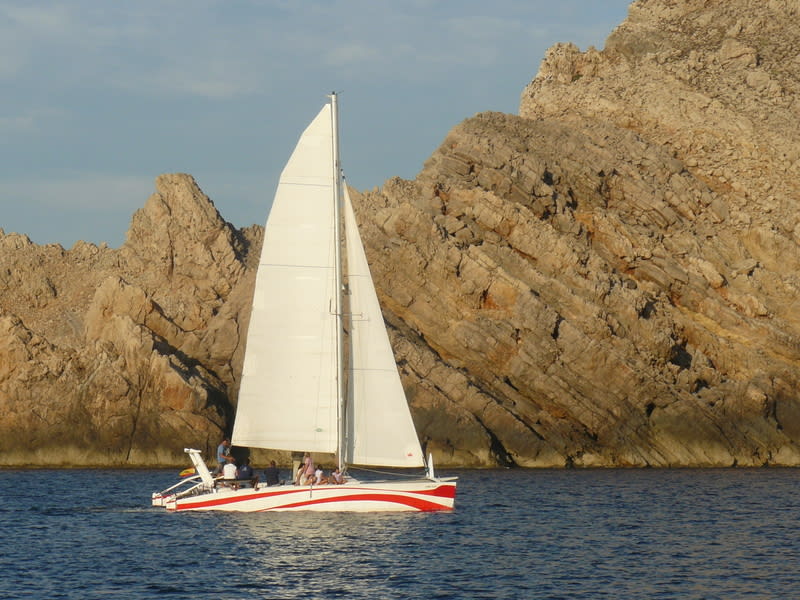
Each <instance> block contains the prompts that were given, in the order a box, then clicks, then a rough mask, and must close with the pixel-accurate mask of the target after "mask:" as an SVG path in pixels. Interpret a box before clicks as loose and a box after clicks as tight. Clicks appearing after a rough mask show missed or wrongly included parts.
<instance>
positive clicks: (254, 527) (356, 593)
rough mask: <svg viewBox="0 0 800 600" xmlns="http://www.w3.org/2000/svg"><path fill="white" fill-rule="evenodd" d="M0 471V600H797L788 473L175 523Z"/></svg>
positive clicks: (600, 474) (534, 488) (99, 492)
mask: <svg viewBox="0 0 800 600" xmlns="http://www.w3.org/2000/svg"><path fill="white" fill-rule="evenodd" d="M176 474H177V473H176V471H112V470H67V471H47V470H44V471H43V470H35V471H0V490H2V503H1V507H0V540H2V548H0V598H4V599H5V598H9V599H10V598H37V599H56V598H75V599H78V598H80V599H87V598H104V599H107V598H126V599H128V598H132V599H151V598H152V599H155V598H159V599H163V598H202V599H212V598H213V599H253V598H302V599H314V598H348V599H350V598H376V599H384V598H420V599H423V598H424V599H428V598H438V599H443V598H448V599H449V598H452V599H471V598H521V599H529V598H530V599H533V598H592V599H595V598H614V599H621V598H635V599H643V598H681V599H684V598H698V599H699V598H720V599H732V598H781V599H782V598H798V597H800V532H798V517H799V516H800V494H799V493H798V479H800V471H797V470H793V469H759V470H746V469H732V470H589V471H582V470H564V471H549V470H547V471H540V470H533V471H460V472H457V473H452V472H451V473H442V474H443V475H444V474H448V475H449V474H457V475H458V476H459V477H460V481H459V489H458V496H457V498H456V510H455V511H454V512H452V513H437V514H367V515H362V514H321V513H317V514H312V513H294V514H289V513H273V514H231V513H204V514H187V513H182V514H173V513H167V512H165V511H164V510H163V509H159V508H152V507H150V505H149V502H150V492H151V491H155V490H159V489H162V488H164V487H166V486H167V485H169V484H170V483H171V482H172V481H173V480H175V479H176Z"/></svg>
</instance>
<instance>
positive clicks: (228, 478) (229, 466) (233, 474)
mask: <svg viewBox="0 0 800 600" xmlns="http://www.w3.org/2000/svg"><path fill="white" fill-rule="evenodd" d="M237 479H238V476H237V469H236V463H235V462H233V457H232V456H228V460H227V462H226V463H225V466H224V467H222V485H230V486H231V487H232V488H233V489H235V490H236V489H239V484H238V483H237V481H236V480H237Z"/></svg>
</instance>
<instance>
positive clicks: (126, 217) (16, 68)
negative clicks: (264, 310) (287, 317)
mask: <svg viewBox="0 0 800 600" xmlns="http://www.w3.org/2000/svg"><path fill="white" fill-rule="evenodd" d="M629 4H630V0H560V1H559V2H553V1H552V0H493V1H492V2H487V1H486V0H137V1H136V2H110V1H103V0H71V1H70V2H63V1H60V0H0V228H1V229H3V230H4V231H5V233H7V234H8V233H11V232H17V233H24V234H27V235H28V236H29V237H30V238H31V240H33V241H34V242H36V243H37V244H49V243H58V244H61V245H62V246H64V248H70V247H71V246H72V245H73V244H74V243H75V242H76V241H78V240H84V241H88V242H93V243H96V244H100V243H101V242H106V243H108V244H109V245H110V246H112V247H118V246H120V245H121V244H122V243H123V242H124V240H125V233H126V231H127V229H128V227H129V224H130V220H131V217H132V215H133V213H134V212H135V211H136V210H138V209H140V208H142V207H143V206H144V204H145V202H146V201H147V198H148V197H149V196H150V195H151V194H153V193H154V191H155V184H154V181H155V178H156V177H157V176H158V175H159V174H161V173H177V172H181V173H189V174H191V175H192V176H193V177H194V178H195V180H196V181H197V183H198V185H199V186H200V188H201V189H202V190H203V191H204V192H205V193H206V194H207V195H208V196H209V197H210V198H211V199H212V200H213V201H214V204H215V205H216V207H217V209H218V210H219V212H220V214H221V215H222V217H223V218H224V219H226V220H227V221H229V222H231V223H232V224H233V225H235V226H236V227H245V226H248V225H251V224H253V223H257V224H263V223H264V222H265V221H266V217H267V212H268V210H269V206H270V203H271V198H272V195H273V193H274V190H275V186H276V185H277V180H278V176H279V175H280V172H281V170H282V169H283V165H284V163H285V162H286V160H287V159H288V157H289V155H290V154H291V152H292V150H293V149H294V146H295V143H296V142H297V138H298V136H299V135H300V133H302V131H303V129H305V127H306V125H307V124H308V123H309V122H310V121H311V119H312V118H313V117H314V116H315V115H316V114H317V112H318V111H319V109H320V108H321V106H322V105H323V104H324V103H325V102H326V100H327V98H326V95H327V94H328V93H329V92H331V91H333V90H335V91H337V92H338V93H339V112H340V146H341V160H342V166H343V169H344V172H345V174H346V176H347V180H348V183H349V184H350V185H351V186H353V187H355V188H356V189H359V190H365V189H372V188H374V187H376V186H380V185H382V184H383V182H384V181H386V180H387V179H389V178H391V177H394V176H399V177H402V178H405V179H413V178H414V177H415V176H416V175H417V173H418V172H419V171H420V170H421V168H422V165H423V163H424V162H425V160H426V159H427V158H428V157H429V156H430V155H431V154H432V153H433V151H434V150H435V149H436V148H437V147H438V146H439V144H440V143H441V142H442V141H443V140H444V137H445V136H446V135H447V132H448V131H449V130H450V129H452V128H453V127H454V126H455V125H457V124H458V123H460V122H461V121H463V120H464V119H466V118H469V117H471V116H473V115H475V114H476V113H479V112H483V111H487V110H493V111H502V112H506V113H513V114H516V113H517V111H518V108H519V97H520V94H521V93H522V90H523V89H524V87H525V86H526V85H527V84H528V83H529V82H530V81H531V79H532V78H533V77H534V76H535V75H536V72H537V71H538V69H539V64H540V63H541V61H542V59H543V58H544V55H545V52H546V50H547V48H549V47H550V46H552V45H553V44H555V43H558V42H572V43H574V44H576V45H577V46H578V47H580V48H581V50H586V49H587V48H588V47H589V46H595V47H596V48H602V47H603V45H604V43H605V39H606V38H607V37H608V35H609V34H610V33H611V31H612V30H613V29H614V27H616V26H617V25H618V24H620V23H621V22H622V21H623V20H624V19H625V17H626V15H627V7H628V5H629Z"/></svg>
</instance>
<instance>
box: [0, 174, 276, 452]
mask: <svg viewBox="0 0 800 600" xmlns="http://www.w3.org/2000/svg"><path fill="white" fill-rule="evenodd" d="M156 187H157V192H156V193H155V194H154V195H153V196H151V197H150V199H149V200H148V201H147V203H146V205H145V207H144V208H143V209H142V210H140V211H138V212H137V213H136V214H135V215H134V217H133V220H132V223H131V228H130V230H129V231H128V236H127V240H126V242H125V244H124V245H123V246H122V247H121V248H120V249H119V250H114V249H110V248H107V247H96V246H94V245H92V244H86V243H83V242H79V243H78V244H76V245H75V246H74V247H73V248H72V249H70V250H68V251H65V250H64V249H63V248H61V246H58V245H55V244H53V245H47V246H36V245H34V244H32V243H31V242H30V240H29V239H27V238H26V237H25V236H21V235H17V234H9V235H4V236H0V281H2V295H0V406H2V411H0V432H2V441H0V464H3V465H17V464H22V465H25V464H46V465H61V464H64V465H109V464H124V465H134V466H135V465H159V464H181V463H183V462H185V456H184V455H183V448H184V447H185V446H186V445H199V446H201V447H204V448H211V447H213V446H215V445H216V443H218V439H219V437H220V435H222V432H223V430H224V429H225V428H226V427H227V422H228V420H229V417H230V414H231V405H230V401H229V396H230V395H231V394H232V393H235V389H236V378H237V376H238V372H239V370H240V369H241V366H240V362H241V351H242V350H241V337H242V336H241V334H240V328H241V327H242V326H243V324H242V322H241V321H242V320H243V319H244V320H245V323H244V325H246V316H247V315H246V314H244V315H242V316H241V317H240V313H241V312H242V308H243V307H244V306H246V305H247V302H249V295H248V294H249V290H251V289H252V274H251V273H250V271H252V269H250V270H248V268H247V262H246V260H247V250H248V248H249V247H250V246H251V245H256V246H259V245H260V235H261V233H260V231H258V230H257V229H253V230H245V231H236V230H235V229H233V228H232V227H231V226H230V224H228V223H226V222H225V221H224V220H223V219H222V218H221V217H220V215H219V214H218V213H217V211H216V209H215V208H214V206H213V204H212V203H211V201H210V200H209V199H208V198H207V197H206V196H205V195H204V194H203V193H202V192H201V191H200V189H199V188H198V187H197V184H196V183H195V182H194V180H193V179H192V178H191V177H189V176H187V175H162V176H161V177H159V178H158V179H157V181H156ZM246 312H247V311H245V313H246ZM237 360H238V361H239V362H238V363H237Z"/></svg>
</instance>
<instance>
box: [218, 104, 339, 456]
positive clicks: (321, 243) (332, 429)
mask: <svg viewBox="0 0 800 600" xmlns="http://www.w3.org/2000/svg"><path fill="white" fill-rule="evenodd" d="M332 139H333V137H332V126H331V108H330V105H325V107H324V108H323V109H322V110H321V111H320V113H319V114H318V115H317V117H316V118H315V119H314V121H313V122H312V123H311V124H310V125H309V126H308V128H307V129H306V130H305V132H304V133H303V135H302V136H301V138H300V141H299V142H298V144H297V147H296V148H295V150H294V152H293V153H292V156H291V158H290V159H289V162H288V163H287V165H286V167H285V168H284V170H283V173H282V174H281V178H280V182H279V184H278V189H277V191H276V194H275V200H274V202H273V204H272V208H271V210H270V213H269V218H268V219H267V224H266V227H265V231H264V245H263V248H262V250H261V260H260V263H259V267H258V274H257V276H256V285H255V292H254V297H253V308H252V313H251V315H250V325H249V328H248V333H247V346H246V352H245V359H244V368H243V372H242V382H241V387H240V390H239V401H238V405H237V408H236V420H235V425H234V428H233V436H232V442H233V444H234V445H237V446H249V447H255V448H272V449H277V450H299V451H309V452H336V450H337V436H338V432H337V397H336V396H337V393H336V365H335V342H334V339H335V327H336V317H335V315H334V314H333V312H334V308H333V303H332V300H331V299H332V298H333V293H334V288H335V285H334V264H333V263H334V243H335V228H334V223H333V202H332V197H333V186H334V184H335V182H334V178H333V169H332V160H333V150H332Z"/></svg>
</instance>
